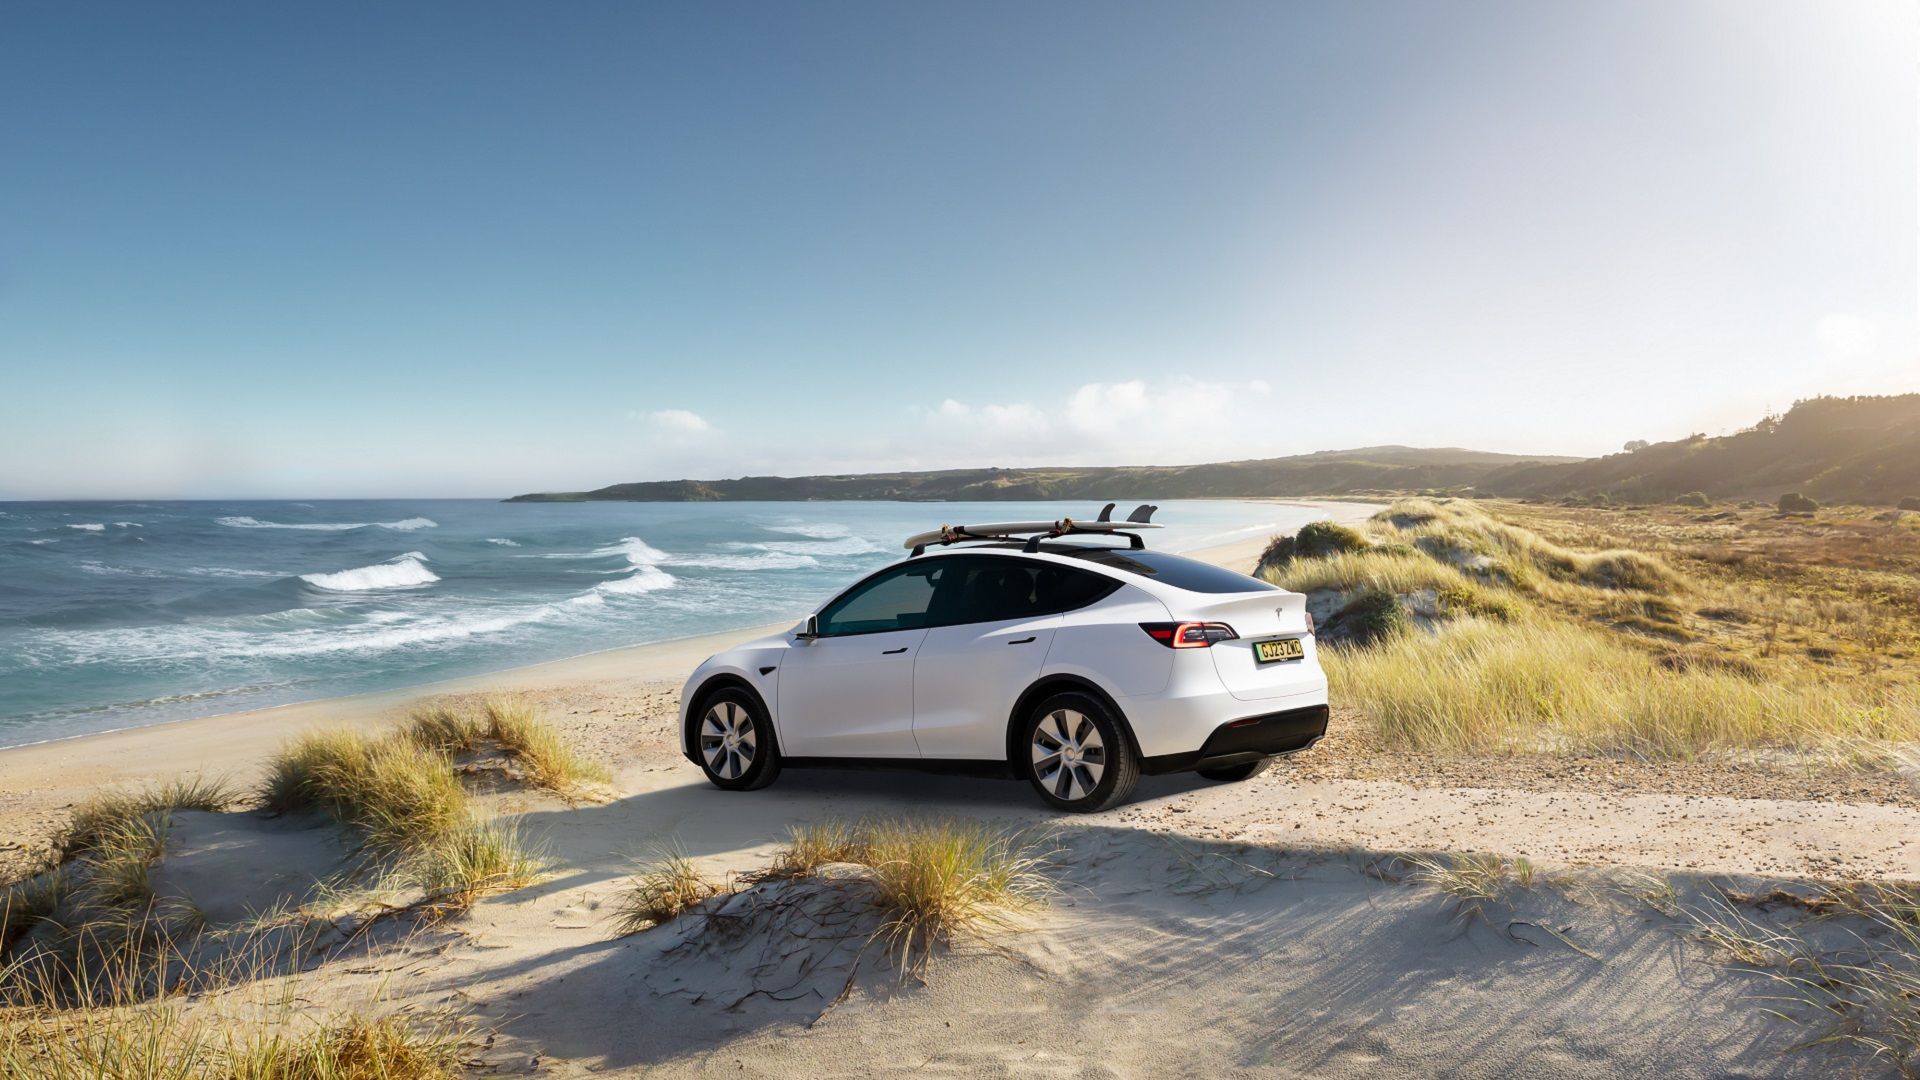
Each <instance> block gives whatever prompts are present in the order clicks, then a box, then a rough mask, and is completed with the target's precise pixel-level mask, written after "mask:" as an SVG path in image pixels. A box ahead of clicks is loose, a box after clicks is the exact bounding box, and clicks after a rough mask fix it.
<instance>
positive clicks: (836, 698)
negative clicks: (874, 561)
mask: <svg viewBox="0 0 1920 1080" xmlns="http://www.w3.org/2000/svg"><path fill="white" fill-rule="evenodd" d="M944 563H945V560H940V559H928V560H924V561H916V562H909V563H904V564H902V565H899V566H894V567H890V568H888V569H886V570H882V571H881V572H879V573H878V574H875V575H873V576H872V577H870V578H867V579H866V580H865V581H862V582H860V583H858V584H856V585H855V586H853V587H852V588H851V589H848V590H847V591H846V592H844V593H842V594H840V595H839V596H838V597H836V598H835V599H834V600H833V602H832V603H829V604H828V605H827V606H826V607H824V608H821V609H820V614H819V616H818V620H817V628H818V630H819V635H820V636H819V637H817V638H814V639H813V640H812V641H804V640H797V641H795V642H794V643H793V647H792V648H790V649H788V650H787V656H786V659H785V660H783V661H782V662H781V664H780V689H779V702H780V704H779V710H778V712H777V713H776V714H775V716H774V729H775V730H776V731H777V732H778V733H779V736H780V751H781V753H783V754H786V755H789V756H791V757H835V758H917V757H919V756H920V749H919V747H918V746H917V745H916V744H915V743H914V740H913V661H914V658H915V657H916V656H917V655H918V654H919V651H920V644H921V642H922V641H924V640H925V639H926V636H927V626H928V624H929V621H930V619H931V615H930V614H929V612H930V609H931V608H932V605H933V595H934V590H935V588H936V587H937V585H938V583H939V580H940V578H941V577H942V576H943V575H944V571H943V567H944Z"/></svg>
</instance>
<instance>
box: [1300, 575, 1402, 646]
mask: <svg viewBox="0 0 1920 1080" xmlns="http://www.w3.org/2000/svg"><path fill="white" fill-rule="evenodd" d="M1412 625H1413V623H1412V620H1410V619H1408V618H1407V613H1406V611H1405V610H1404V609H1403V608H1401V606H1400V598H1399V597H1397V596H1395V595H1394V594H1393V593H1390V592H1388V591H1387V590H1385V589H1381V588H1367V589H1362V590H1360V592H1359V593H1358V594H1357V595H1355V596H1354V597H1353V598H1352V599H1350V600H1348V601H1347V602H1346V604H1345V605H1344V606H1343V607H1341V609H1340V610H1339V611H1337V612H1335V613H1334V615H1333V617H1332V618H1330V619H1328V620H1327V624H1326V626H1324V627H1322V628H1321V629H1320V633H1321V634H1322V635H1323V636H1325V637H1327V638H1330V639H1338V640H1339V641H1341V642H1343V643H1348V642H1350V643H1355V644H1360V645H1366V644H1370V643H1372V642H1377V641H1384V640H1387V639H1389V638H1393V637H1397V636H1399V635H1401V634H1404V633H1406V632H1407V631H1408V630H1409V629H1411V628H1412Z"/></svg>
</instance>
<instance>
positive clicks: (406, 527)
mask: <svg viewBox="0 0 1920 1080" xmlns="http://www.w3.org/2000/svg"><path fill="white" fill-rule="evenodd" d="M213 523H214V524H216V525H225V526H226V527H227V528H229V529H302V530H305V531H308V532H346V531H348V530H349V529H393V530H395V531H396V532H412V531H413V530H415V529H433V528H438V527H439V525H440V523H439V522H437V521H435V520H433V519H432V518H423V517H410V518H401V519H400V520H399V521H341V522H308V523H302V524H288V523H286V522H281V521H261V520H260V519H259V518H251V517H246V516H244V515H243V516H238V517H218V518H214V519H213Z"/></svg>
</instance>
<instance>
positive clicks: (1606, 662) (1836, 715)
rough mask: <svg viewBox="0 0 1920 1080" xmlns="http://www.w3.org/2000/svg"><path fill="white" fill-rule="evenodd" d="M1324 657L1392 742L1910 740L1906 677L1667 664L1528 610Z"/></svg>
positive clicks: (1913, 708)
mask: <svg viewBox="0 0 1920 1080" xmlns="http://www.w3.org/2000/svg"><path fill="white" fill-rule="evenodd" d="M1323 658H1324V661H1325V663H1326V666H1327V671H1328V678H1329V681H1330V683H1331V685H1332V693H1333V695H1334V697H1335V698H1336V699H1337V700H1341V701H1347V702H1351V703H1353V704H1355V705H1357V706H1359V707H1360V708H1361V709H1362V710H1363V711H1364V712H1365V713H1366V714H1367V716H1368V717H1369V718H1370V719H1371V720H1372V721H1373V725H1374V728H1375V731H1376V732H1377V734H1378V735H1379V736H1380V737H1381V738H1382V739H1383V741H1385V742H1386V743H1387V744H1388V745H1391V746H1397V747H1402V748H1406V749H1413V750H1452V751H1472V752H1478V753H1487V752H1496V753H1497V752H1516V751H1519V752H1548V751H1561V750H1578V751H1602V752H1606V751H1618V752H1626V753H1629V754H1634V755H1640V756H1651V757H1682V758H1684V757H1689V756H1692V755H1694V754H1697V753H1699V752H1701V751H1706V750H1716V749H1736V748H1742V747H1752V746H1784V747H1794V748H1800V749H1809V750H1822V751H1830V752H1845V751H1846V750H1847V749H1848V748H1849V747H1850V746H1852V745H1855V744H1858V743H1860V742H1879V741H1909V742H1910V741H1914V740H1916V739H1920V691H1916V689H1915V688H1914V687H1912V686H1901V685H1889V684H1882V683H1873V682H1864V681H1854V682H1833V683H1786V682H1765V681H1754V680H1752V679H1750V678H1746V677H1743V676H1741V675H1739V674H1735V673H1731V672H1725V671H1715V670H1708V669H1682V670H1674V669H1672V668H1670V667H1667V666H1663V665H1662V664H1661V663H1659V662H1658V660H1657V659H1656V658H1655V657H1654V656H1652V655H1650V654H1648V653H1646V652H1643V651H1639V650H1636V649H1632V648H1625V647H1622V646H1621V644H1620V643H1619V642H1618V641H1617V640H1614V639H1613V638H1612V637H1610V636H1609V635H1606V634H1604V633H1602V632H1600V631H1597V630H1594V629H1591V628H1588V627H1584V626H1581V625H1578V624H1574V623H1569V622H1561V621H1554V620H1552V619H1549V618H1545V617H1538V616H1536V617H1533V618H1528V619H1525V620H1522V621H1519V622H1512V623H1498V622H1493V621H1488V620H1479V619H1471V620H1465V621H1462V622H1458V623H1455V624H1452V625H1450V626H1447V627H1446V628H1445V629H1444V630H1443V631H1442V632H1440V633H1438V634H1436V635H1433V636H1430V637H1429V636H1422V637H1397V638H1389V639H1386V640H1383V641H1381V642H1379V643H1376V644H1373V645H1364V646H1359V647H1357V648H1350V649H1343V650H1337V651H1336V650H1328V651H1327V652H1326V653H1324V654H1323Z"/></svg>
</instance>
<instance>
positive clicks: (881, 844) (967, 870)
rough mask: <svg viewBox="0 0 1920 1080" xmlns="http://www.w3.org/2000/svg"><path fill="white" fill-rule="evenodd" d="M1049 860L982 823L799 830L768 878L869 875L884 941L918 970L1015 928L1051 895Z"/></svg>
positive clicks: (1028, 842) (1029, 841)
mask: <svg viewBox="0 0 1920 1080" xmlns="http://www.w3.org/2000/svg"><path fill="white" fill-rule="evenodd" d="M1048 858H1049V855H1048V853H1046V852H1043V851H1041V850H1040V849H1039V847H1038V845H1037V844H1036V843H1035V841H1034V839H1033V838H1032V837H1031V836H1029V835H1027V834H1024V833H1020V832H1014V831H1009V830H1006V829H1000V828H995V827H993V826H989V825H984V824H981V823H978V822H963V821H910V820H898V821H865V822H859V823H854V824H848V823H845V822H824V823H820V824H814V825H804V826H799V827H796V828H795V829H794V830H793V831H792V833H791V836H790V838H789V840H788V843H787V846H786V848H785V849H784V850H783V851H782V852H781V853H780V855H779V856H778V857H777V858H776V859H775V861H774V864H773V865H772V866H771V867H770V868H769V869H768V870H767V871H766V872H765V873H764V874H762V875H760V878H761V879H767V878H778V877H803V876H806V875H809V874H812V873H815V872H817V871H818V870H819V869H820V867H822V866H825V865H828V864H831V863H852V864H855V865H858V866H862V867H865V868H867V870H868V871H870V874H871V881H872V883H873V888H874V902H875V905H876V906H877V907H878V908H879V909H880V910H881V911H882V912H884V913H885V915H886V917H887V921H886V923H885V925H884V926H883V927H882V929H881V931H880V936H881V937H883V938H884V939H885V940H887V941H888V943H889V944H890V945H891V946H892V948H893V949H894V951H895V952H896V954H897V955H898V956H899V957H900V958H901V960H902V967H903V970H912V969H915V968H917V967H918V966H919V965H921V964H923V963H924V962H925V960H926V958H927V956H928V955H929V954H930V953H931V951H932V949H933V948H934V946H936V945H941V944H946V943H949V942H951V941H952V940H954V939H955V938H956V937H958V936H961V935H980V934H984V933H987V932H989V931H994V930H1005V929H1008V928H1010V927H1011V926H1012V925H1013V922H1012V918H1013V913H1014V912H1016V911H1018V910H1019V909H1020V908H1023V907H1026V906H1029V905H1031V904H1033V903H1036V902H1038V901H1039V900H1040V899H1041V898H1042V897H1044V896H1045V895H1046V893H1047V891H1048V884H1047V880H1046V877H1045V875H1044V874H1043V873H1042V870H1043V868H1044V867H1045V865H1046V863H1047V861H1048Z"/></svg>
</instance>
